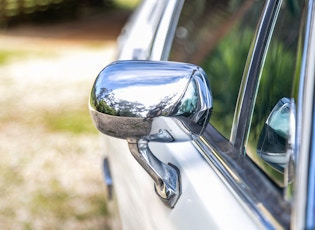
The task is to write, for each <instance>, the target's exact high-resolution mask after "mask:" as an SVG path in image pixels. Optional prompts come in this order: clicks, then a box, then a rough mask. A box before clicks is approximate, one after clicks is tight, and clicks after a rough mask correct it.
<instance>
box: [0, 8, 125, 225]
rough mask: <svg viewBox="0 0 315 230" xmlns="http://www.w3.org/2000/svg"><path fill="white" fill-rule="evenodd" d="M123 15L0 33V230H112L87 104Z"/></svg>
mask: <svg viewBox="0 0 315 230" xmlns="http://www.w3.org/2000/svg"><path fill="white" fill-rule="evenodd" d="M129 15H130V12H129V11H118V10H115V11H111V12H104V13H99V14H97V15H86V16H84V17H82V18H80V19H79V20H76V21H69V22H64V23H59V24H51V25H40V26H39V25H37V26H34V25H23V26H19V27H16V28H12V29H9V30H2V31H0V54H1V52H2V53H9V54H10V57H9V58H8V60H6V62H5V63H3V64H0V93H1V97H0V107H1V110H0V154H1V158H0V172H1V174H0V197H1V200H0V226H1V229H117V228H118V227H117V226H118V225H117V223H116V222H115V221H113V218H112V217H113V215H115V213H114V212H112V211H111V204H110V203H108V202H106V189H105V186H104V183H103V178H102V170H101V163H102V159H101V144H100V139H99V134H98V133H97V132H96V131H95V130H94V127H93V125H92V122H91V119H90V118H89V114H88V107H87V102H88V97H89V92H90V90H91V86H92V84H93V81H94V79H95V77H96V76H97V74H98V72H99V71H100V70H101V69H102V68H103V67H104V66H105V65H107V64H108V63H109V62H110V61H111V60H112V59H113V57H114V50H115V39H116V37H117V35H118V34H119V32H120V30H121V27H122V25H123V24H124V23H125V21H126V19H127V18H128V17H129ZM76 122H77V123H76Z"/></svg>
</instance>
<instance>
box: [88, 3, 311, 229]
mask: <svg viewBox="0 0 315 230" xmlns="http://www.w3.org/2000/svg"><path fill="white" fill-rule="evenodd" d="M314 13H315V6H314V2H313V1H311V0H310V1H303V0H283V1H279V0H267V1H255V0H241V1H235V0H226V1H216V0H209V1H202V0H198V1H188V0H186V1H182V0H169V1H166V0H165V1H164V0H145V1H143V2H142V3H141V4H140V5H139V8H138V9H137V10H136V11H135V13H134V15H133V16H132V18H131V19H130V21H129V22H128V23H127V25H126V26H125V28H124V30H123V31H122V34H121V35H120V37H119V39H118V55H117V61H116V62H114V63H112V64H111V65H109V66H107V67H105V68H104V69H103V70H102V71H101V72H100V74H99V75H98V77H97V79H96V81H95V83H94V86H93V88H92V91H91V97H90V106H89V108H90V112H91V116H92V118H93V121H94V123H95V126H96V127H97V129H98V130H99V131H100V132H102V133H103V134H105V135H102V138H103V142H104V154H105V158H106V162H109V167H108V164H105V165H106V167H105V172H107V178H108V176H109V174H108V172H109V170H110V171H111V175H112V176H113V178H109V179H108V181H109V182H110V183H111V179H113V185H114V191H115V194H116V195H117V200H118V205H119V211H120V217H121V221H122V225H123V228H124V229H235V228H237V229H239V228H242V229H315V212H314V209H315V153H314V146H315V142H314V136H315V135H314V131H315V126H314V124H315V119H314V109H315V107H314V96H315V95H314V75H315V68H314V67H315V64H314V63H315V47H314V46H315V14H314ZM188 63H189V64H188ZM209 119H210V121H209ZM152 179H153V180H152ZM153 184H154V185H153Z"/></svg>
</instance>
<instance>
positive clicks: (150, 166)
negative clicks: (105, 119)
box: [127, 130, 181, 208]
mask: <svg viewBox="0 0 315 230" xmlns="http://www.w3.org/2000/svg"><path fill="white" fill-rule="evenodd" d="M150 136H151V135H150ZM150 136H148V137H146V138H141V139H135V138H128V139H127V141H128V146H129V149H130V152H131V154H132V155H133V157H134V158H135V159H136V160H137V161H138V163H139V164H140V165H141V166H142V167H143V168H144V170H145V171H146V172H147V173H148V174H149V175H150V176H151V178H152V179H153V180H154V182H155V183H154V188H155V192H156V193H157V195H158V196H159V197H160V198H161V200H162V201H163V203H164V204H165V205H166V206H168V207H170V208H173V207H174V206H175V204H176V202H177V201H178V199H179V197H180V195H181V187H180V174H179V170H178V169H177V168H176V167H175V166H174V165H171V164H165V163H163V162H162V161H160V160H159V159H158V158H157V157H156V156H155V155H154V154H153V153H152V151H151V150H150V148H149V142H150V141H149V140H150V139H151V140H152V139H153V141H158V142H171V141H173V138H172V136H170V134H169V133H168V132H167V131H166V130H164V131H162V130H160V132H159V133H158V134H154V135H152V137H150ZM157 136H163V138H162V139H160V138H157Z"/></svg>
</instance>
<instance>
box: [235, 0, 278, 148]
mask: <svg viewBox="0 0 315 230" xmlns="http://www.w3.org/2000/svg"><path fill="white" fill-rule="evenodd" d="M281 3H282V0H268V1H266V3H265V7H264V10H263V14H262V17H261V19H260V21H259V24H258V25H259V26H258V28H257V30H256V33H255V38H254V40H253V43H252V45H251V48H250V53H249V55H248V58H247V62H246V66H245V69H244V73H243V79H242V82H241V86H240V92H239V96H238V99H237V103H236V109H235V114H234V118H233V124H232V130H231V137H230V141H231V143H233V144H234V146H235V147H236V148H238V149H240V151H241V153H244V144H245V142H246V139H247V136H248V132H249V126H250V118H251V114H252V113H253V110H254V103H255V98H256V93H257V87H258V84H259V78H260V75H261V65H263V63H264V60H265V57H266V53H267V49H268V46H269V43H270V39H271V36H272V32H273V29H274V26H275V23H276V19H277V15H278V13H279V10H280V7H281Z"/></svg>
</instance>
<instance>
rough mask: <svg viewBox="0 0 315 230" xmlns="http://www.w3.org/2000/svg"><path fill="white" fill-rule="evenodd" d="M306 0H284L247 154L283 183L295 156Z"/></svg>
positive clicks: (269, 54) (266, 63)
mask: <svg viewBox="0 0 315 230" xmlns="http://www.w3.org/2000/svg"><path fill="white" fill-rule="evenodd" d="M302 2H303V1H291V0H289V1H283V3H282V6H281V9H280V12H279V16H278V18H277V21H276V25H275V28H274V31H273V35H272V38H271V41H270V45H269V48H268V51H267V55H266V59H265V62H264V65H263V67H262V69H261V78H260V81H259V86H258V89H257V92H256V94H257V96H256V102H255V106H254V112H253V115H252V119H251V126H250V132H249V136H248V141H247V144H246V153H247V155H248V156H249V157H250V158H251V159H252V160H253V161H254V162H255V163H256V164H257V165H258V166H259V167H260V168H261V169H262V170H263V171H264V172H265V173H266V174H267V175H268V176H269V177H270V178H271V179H272V180H273V182H275V183H276V184H277V185H278V186H280V187H284V186H286V184H287V183H289V182H290V181H285V177H284V175H285V173H284V172H285V169H286V168H287V167H288V162H289V161H290V160H292V159H291V158H292V155H291V154H290V138H292V136H293V135H294V131H295V127H293V126H295V124H294V116H295V106H296V104H295V103H296V101H297V98H296V93H295V92H296V88H297V84H295V82H296V81H297V79H295V78H297V77H298V75H299V70H300V69H299V63H300V60H301V57H300V52H299V51H300V49H299V47H300V46H299V44H300V43H299V31H300V18H301V9H302Z"/></svg>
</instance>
